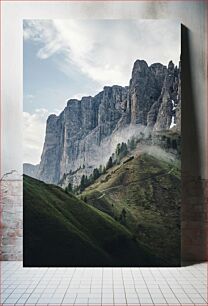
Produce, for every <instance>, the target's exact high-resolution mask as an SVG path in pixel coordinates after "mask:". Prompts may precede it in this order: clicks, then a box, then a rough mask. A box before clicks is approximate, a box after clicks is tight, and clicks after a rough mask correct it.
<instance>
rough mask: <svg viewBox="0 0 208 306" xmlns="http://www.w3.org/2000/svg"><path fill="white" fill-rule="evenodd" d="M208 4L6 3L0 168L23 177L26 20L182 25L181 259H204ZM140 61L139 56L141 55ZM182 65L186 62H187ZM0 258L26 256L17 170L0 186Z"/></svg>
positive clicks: (207, 171)
mask: <svg viewBox="0 0 208 306" xmlns="http://www.w3.org/2000/svg"><path fill="white" fill-rule="evenodd" d="M206 14H207V1H138V2H135V1H133V2H128V1H127V2H117V1H116V2H108V1H106V2H105V1H104V2H94V3H93V2H87V3H84V2H77V3H73V2H70V1H69V2H67V1H65V2H59V3H58V2H55V1H53V2H44V1H43V2H39V3H37V2H29V1H28V2H23V1H22V2H21V1H18V2H12V1H9V2H5V1H4V2H3V3H2V44H1V46H2V63H3V66H2V97H1V105H2V112H1V116H2V117H3V121H1V131H2V143H3V146H2V150H1V156H2V162H1V164H2V167H1V177H2V176H3V175H4V173H6V172H10V171H11V169H15V170H17V171H18V173H21V172H22V148H21V147H22V141H21V139H22V124H21V122H22V19H23V18H25V19H30V18H33V19H35V18H37V19H41V18H48V19H50V18H70V17H71V16H72V18H74V17H75V16H76V17H77V18H95V17H96V18H116V19H120V18H126V19H127V18H134V19H138V18H148V19H151V18H152V19H155V18H172V19H177V20H179V21H180V22H181V23H182V24H184V25H185V27H186V28H183V50H182V53H183V63H184V64H183V68H182V69H183V70H184V72H185V73H184V74H183V72H182V74H183V76H182V81H183V84H182V100H183V101H182V102H183V106H182V108H183V111H182V134H183V153H182V154H183V156H182V163H183V167H182V175H183V207H182V215H181V219H182V261H183V263H186V262H193V261H199V260H204V259H205V258H206V256H207V255H206V248H205V246H206V243H207V240H206V230H207V228H208V225H207V224H208V223H207V216H208V213H207V201H208V198H207V197H208V183H207V178H208V168H207V164H206V154H207V153H206V152H207V151H206V150H205V149H206V143H207V139H206V137H207V125H206V116H207V106H206V103H207V99H206V83H207V79H206V78H205V76H206V75H207V74H206V68H207V57H205V52H206V46H205V30H206V31H207V28H206V26H205V21H206V18H205V17H206ZM138 56H139V55H138ZM184 60H185V62H184ZM1 193H3V197H1V198H2V199H1V228H0V230H1V234H2V235H1V259H4V260H14V259H22V181H21V176H19V177H18V176H17V173H16V172H12V173H11V174H10V175H6V176H4V177H3V180H2V182H1Z"/></svg>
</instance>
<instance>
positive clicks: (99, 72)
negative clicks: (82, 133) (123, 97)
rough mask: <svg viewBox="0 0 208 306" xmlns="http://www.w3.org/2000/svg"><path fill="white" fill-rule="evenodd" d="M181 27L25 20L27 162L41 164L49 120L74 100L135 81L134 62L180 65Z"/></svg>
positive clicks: (145, 22) (154, 23)
mask: <svg viewBox="0 0 208 306" xmlns="http://www.w3.org/2000/svg"><path fill="white" fill-rule="evenodd" d="M179 57H180V24H179V22H176V21H170V20H169V21H168V20H81V19H74V20H72V19H70V20H67V19H62V20H25V21H24V102H23V108H24V130H25V132H24V162H31V163H38V162H39V161H40V155H41V151H42V146H43V141H44V134H45V121H46V119H47V116H48V115H49V114H51V113H56V114H59V113H60V111H62V110H63V109H64V107H65V106H66V102H67V100H68V99H70V98H75V97H77V98H80V97H82V96H84V95H95V94H96V93H98V92H99V91H101V90H102V88H103V86H105V85H113V84H118V85H123V86H126V85H128V83H129V80H130V77H131V71H132V66H133V63H134V62H135V60H136V59H144V60H146V61H147V63H148V64H149V65H150V64H152V63H155V62H161V63H162V64H164V65H167V64H168V62H169V60H173V62H174V63H175V64H178V61H179Z"/></svg>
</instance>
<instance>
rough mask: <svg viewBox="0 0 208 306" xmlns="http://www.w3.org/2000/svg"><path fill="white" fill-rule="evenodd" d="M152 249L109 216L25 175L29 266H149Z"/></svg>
mask: <svg viewBox="0 0 208 306" xmlns="http://www.w3.org/2000/svg"><path fill="white" fill-rule="evenodd" d="M154 264H157V260H156V259H155V258H154V256H150V254H149V251H147V250H145V248H144V247H143V246H141V245H139V244H138V242H136V241H134V239H132V234H131V233H130V231H129V230H128V229H127V228H125V227H124V226H122V225H121V224H119V223H118V222H116V221H115V220H114V219H113V218H111V217H110V216H108V215H107V214H105V213H103V212H101V211H99V210H97V209H96V208H93V207H92V206H90V205H87V204H86V203H84V202H82V201H81V200H79V199H77V198H76V197H75V196H74V195H72V194H66V193H65V192H64V191H63V190H62V189H61V188H59V187H57V186H54V185H48V184H45V183H43V182H41V181H38V180H35V179H33V178H30V177H28V176H24V265H25V266H142V265H145V266H151V265H154Z"/></svg>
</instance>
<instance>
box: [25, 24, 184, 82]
mask: <svg viewBox="0 0 208 306" xmlns="http://www.w3.org/2000/svg"><path fill="white" fill-rule="evenodd" d="M24 39H26V40H28V39H31V40H33V41H34V42H38V43H40V48H39V50H38V53H37V56H38V57H39V58H40V59H42V60H44V59H47V58H49V57H51V56H54V55H56V54H60V53H61V54H62V55H63V57H62V58H63V59H64V63H60V65H59V68H60V69H63V67H64V69H63V72H64V73H66V74H67V70H70V67H71V65H74V66H76V67H77V69H78V70H79V71H80V73H82V74H85V75H87V76H88V77H89V78H91V79H92V80H93V81H96V82H98V83H99V84H100V85H101V86H102V87H103V86H104V85H113V84H119V85H128V82H129V79H130V73H131V69H132V66H133V63H134V61H135V60H136V59H138V58H139V59H144V60H146V61H147V62H148V64H152V63H154V62H161V63H163V64H165V65H167V64H168V62H169V60H173V61H174V62H175V63H176V64H178V61H179V56H180V26H179V23H177V22H175V21H170V20H138V21H136V20H77V19H74V20H71V19H70V20H61V19H60V20H59V19H54V20H32V21H25V22H24ZM61 67H62V68H61Z"/></svg>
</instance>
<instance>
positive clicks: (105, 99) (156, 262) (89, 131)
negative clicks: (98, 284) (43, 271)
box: [23, 19, 181, 267]
mask: <svg viewBox="0 0 208 306" xmlns="http://www.w3.org/2000/svg"><path fill="white" fill-rule="evenodd" d="M180 31H181V28H180V23H179V22H176V21H173V20H124V19H123V20H113V19H112V20H110V19H109V20H108V19H106V20H99V19H98V20H96V19H95V20H92V19H51V20H24V22H23V32H24V37H23V43H24V55H23V60H24V179H23V190H24V197H23V202H24V205H23V211H24V222H23V224H24V244H23V246H24V253H23V258H24V266H28V267H31V266H37V267H42V266H55V267H70V266H76V267H150V266H153V267H154V266H180V263H181V258H180V244H181V238H180V208H181V170H180V169H181V63H180V43H181V42H180Z"/></svg>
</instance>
